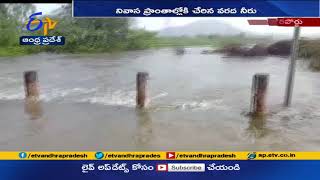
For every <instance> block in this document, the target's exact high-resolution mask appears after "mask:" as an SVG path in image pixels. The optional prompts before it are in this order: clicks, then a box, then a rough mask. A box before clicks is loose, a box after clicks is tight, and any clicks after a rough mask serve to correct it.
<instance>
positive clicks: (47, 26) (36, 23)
mask: <svg viewBox="0 0 320 180" xmlns="http://www.w3.org/2000/svg"><path fill="white" fill-rule="evenodd" d="M40 15H42V12H37V13H34V14H32V15H31V16H29V21H28V22H27V23H26V24H27V25H26V28H27V30H28V31H31V32H34V31H38V30H40V29H42V28H43V35H44V36H47V35H48V30H53V29H54V28H55V27H56V25H57V23H58V21H54V20H52V19H50V18H48V17H45V18H44V19H45V20H43V19H36V18H35V17H36V16H40Z"/></svg>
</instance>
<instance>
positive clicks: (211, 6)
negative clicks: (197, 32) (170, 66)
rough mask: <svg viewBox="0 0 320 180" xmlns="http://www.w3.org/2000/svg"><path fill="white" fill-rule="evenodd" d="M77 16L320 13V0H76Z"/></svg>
mask: <svg viewBox="0 0 320 180" xmlns="http://www.w3.org/2000/svg"><path fill="white" fill-rule="evenodd" d="M73 16H74V17H319V0H238V1H235V0H184V1H181V0H153V1H147V0H143V1H142V0H141V1H137V0H117V1H115V0H99V1H92V0H74V1H73Z"/></svg>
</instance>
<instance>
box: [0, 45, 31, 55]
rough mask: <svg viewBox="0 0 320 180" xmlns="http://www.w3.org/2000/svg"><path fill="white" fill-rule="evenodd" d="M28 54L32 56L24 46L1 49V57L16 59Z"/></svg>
mask: <svg viewBox="0 0 320 180" xmlns="http://www.w3.org/2000/svg"><path fill="white" fill-rule="evenodd" d="M28 54H31V52H30V51H28V49H26V48H25V47H23V46H14V47H0V57H15V56H23V55H28Z"/></svg>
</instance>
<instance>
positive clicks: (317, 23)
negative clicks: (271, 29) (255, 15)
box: [248, 18, 320, 27]
mask: <svg viewBox="0 0 320 180" xmlns="http://www.w3.org/2000/svg"><path fill="white" fill-rule="evenodd" d="M248 23H249V25H269V26H283V27H294V26H300V27H320V18H269V19H265V20H264V19H258V20H248Z"/></svg>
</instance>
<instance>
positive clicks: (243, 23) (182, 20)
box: [35, 4, 320, 37]
mask: <svg viewBox="0 0 320 180" xmlns="http://www.w3.org/2000/svg"><path fill="white" fill-rule="evenodd" d="M35 5H36V7H37V10H38V11H42V12H43V13H44V14H46V13H50V12H52V11H54V10H55V9H57V8H59V7H60V6H61V4H35ZM209 19H214V20H220V21H223V22H225V23H228V24H231V25H232V26H234V27H236V28H238V29H240V30H241V31H245V32H248V31H249V32H253V33H258V34H266V35H267V34H274V35H291V34H292V32H293V28H288V27H275V26H272V27H268V26H249V24H248V22H247V20H248V19H266V18H256V17H255V18H242V17H236V18H234V17H228V18H221V17H219V18H218V17H214V18H206V17H205V18H204V17H172V18H167V17H166V18H162V17H143V18H136V22H137V23H138V27H141V28H145V29H147V30H160V29H162V28H166V27H172V26H181V25H185V24H189V23H192V22H195V21H198V20H209ZM301 33H302V36H309V37H310V36H311V37H312V36H320V27H306V28H302V29H301Z"/></svg>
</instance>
